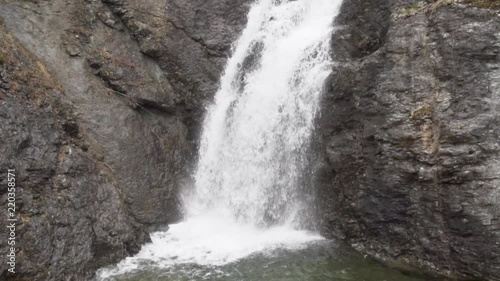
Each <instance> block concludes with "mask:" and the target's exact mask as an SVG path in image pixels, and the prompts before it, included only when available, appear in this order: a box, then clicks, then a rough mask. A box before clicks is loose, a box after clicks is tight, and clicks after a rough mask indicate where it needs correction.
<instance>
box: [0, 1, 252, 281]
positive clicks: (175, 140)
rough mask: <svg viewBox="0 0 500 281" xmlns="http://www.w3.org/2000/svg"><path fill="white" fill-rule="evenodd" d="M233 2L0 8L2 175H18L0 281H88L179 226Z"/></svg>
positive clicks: (235, 8) (235, 9)
mask: <svg viewBox="0 0 500 281" xmlns="http://www.w3.org/2000/svg"><path fill="white" fill-rule="evenodd" d="M245 2H247V1H243V0H240V1H216V0H210V1H201V0H200V1H188V2H186V1H177V0H166V1H156V0H155V1H128V0H102V1H100V0H85V1H76V0H55V1H0V17H1V18H2V19H3V22H4V23H3V25H2V27H0V29H1V33H0V35H1V37H0V55H1V56H0V74H1V75H2V76H1V77H2V78H1V79H2V80H1V81H2V82H1V83H0V95H1V96H0V119H1V120H0V121H1V122H2V123H1V124H2V125H1V126H0V133H1V134H0V143H2V145H1V146H0V151H1V155H0V163H1V165H0V167H2V169H4V170H3V171H2V175H3V173H4V172H6V170H5V169H7V168H15V169H16V171H17V175H18V186H19V189H18V201H19V205H18V210H17V215H18V218H19V220H20V223H19V231H18V237H17V238H18V240H19V241H22V244H20V245H18V248H17V249H18V260H17V274H16V275H14V276H8V275H7V272H6V270H7V267H6V264H5V263H3V262H2V264H1V265H0V276H1V277H2V278H5V277H7V276H8V277H9V280H11V279H10V278H12V280H34V281H38V280H89V279H90V278H91V276H92V275H93V274H94V273H95V270H96V268H98V267H101V266H104V265H107V264H110V263H114V262H117V261H118V260H120V259H122V258H124V257H125V256H127V255H131V254H133V253H135V252H137V251H138V250H139V248H140V245H142V244H144V243H145V242H147V241H148V240H149V236H148V235H147V231H148V230H152V229H157V228H158V227H163V226H165V225H166V224H168V223H170V222H173V221H175V220H178V219H179V218H180V216H181V213H180V211H181V210H180V208H179V202H178V201H179V200H178V191H179V188H180V187H182V186H184V185H185V184H186V182H188V181H189V174H190V173H189V171H190V169H191V166H192V163H193V160H194V158H195V156H196V155H195V153H193V152H195V151H196V145H197V143H196V140H197V138H196V137H197V135H198V134H199V129H200V121H201V117H202V116H203V112H204V108H205V104H206V103H208V102H209V101H210V100H211V98H212V97H213V94H214V93H215V90H216V89H217V82H218V77H219V76H220V74H221V72H222V70H223V65H224V62H225V60H226V58H227V55H228V54H229V52H230V48H231V43H232V42H233V41H234V39H235V38H236V36H237V35H238V33H239V32H240V30H241V29H242V27H243V26H244V24H245V21H246V16H245V15H246V12H247V9H248V5H246V4H245ZM1 186H2V189H0V196H1V200H3V202H6V196H7V195H6V192H7V190H6V177H5V176H2V179H1ZM1 219H2V220H4V219H5V218H4V217H3V216H2V218H1ZM4 231H6V230H5V229H1V230H0V234H2V236H5V235H6V233H4ZM3 234H5V235H3ZM6 251H7V245H6V244H5V241H1V242H0V254H2V256H3V257H5V255H4V253H6ZM2 260H3V259H2ZM0 279H1V278H0Z"/></svg>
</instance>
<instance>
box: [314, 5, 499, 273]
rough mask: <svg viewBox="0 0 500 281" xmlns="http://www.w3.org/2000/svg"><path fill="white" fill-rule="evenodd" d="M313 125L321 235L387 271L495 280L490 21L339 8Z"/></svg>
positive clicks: (494, 43)
mask: <svg viewBox="0 0 500 281" xmlns="http://www.w3.org/2000/svg"><path fill="white" fill-rule="evenodd" d="M338 24H339V25H340V29H339V30H338V31H337V32H336V33H335V35H334V37H333V41H332V44H333V50H332V52H333V56H334V58H335V60H336V62H337V65H336V66H335V68H334V71H333V74H332V76H331V79H330V81H329V82H328V84H327V93H326V95H325V97H324V100H323V102H322V114H321V120H320V121H319V126H320V132H321V135H320V136H319V137H320V141H321V142H323V151H324V155H326V156H327V157H326V159H325V162H324V166H323V168H322V170H321V173H320V179H321V191H320V192H321V193H320V194H321V196H320V198H321V199H323V200H321V202H320V204H321V206H322V211H321V213H322V217H323V227H324V233H326V234H329V235H332V236H337V237H342V238H345V239H346V240H347V241H349V242H350V243H351V244H352V245H353V246H354V247H355V248H357V249H359V250H360V251H362V252H366V253H369V254H371V255H373V256H375V257H377V258H379V259H381V260H384V261H390V262H392V263H393V264H395V265H398V266H405V265H411V266H418V267H421V268H424V269H426V270H428V271H430V272H438V273H439V274H442V275H447V276H451V277H456V278H461V279H467V278H472V277H476V278H481V279H486V280H500V143H499V139H500V138H499V137H500V127H498V123H499V121H500V88H499V87H500V72H499V69H500V68H499V67H500V56H499V53H500V33H499V31H500V17H499V16H498V12H497V11H495V10H490V9H479V8H476V7H473V6H470V5H469V4H467V3H459V2H458V1H427V3H423V2H417V1H362V0H353V1H346V2H345V3H344V5H343V12H342V13H341V15H340V17H339V18H338Z"/></svg>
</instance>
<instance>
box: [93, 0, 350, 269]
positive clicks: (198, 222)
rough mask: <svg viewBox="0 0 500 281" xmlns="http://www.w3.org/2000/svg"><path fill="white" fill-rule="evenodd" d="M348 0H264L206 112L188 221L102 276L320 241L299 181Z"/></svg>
mask: <svg viewBox="0 0 500 281" xmlns="http://www.w3.org/2000/svg"><path fill="white" fill-rule="evenodd" d="M340 3H341V0H296V1H287V0H281V1H280V0H261V1H257V3H255V4H254V5H253V6H252V8H251V10H250V12H249V15H248V23H247V27H246V28H245V30H244V31H243V34H242V35H241V37H240V39H239V40H238V41H237V43H236V45H235V49H234V52H233V55H232V57H231V58H230V59H229V61H228V64H227V66H226V70H225V74H224V76H223V77H222V80H221V87H220V90H219V91H218V92H217V94H216V96H215V103H214V104H213V105H212V106H211V107H210V108H209V109H208V115H207V117H206V119H205V123H204V129H203V135H202V139H201V146H200V159H199V163H198V167H197V170H196V173H195V187H194V189H193V190H192V191H191V192H189V194H185V196H184V205H185V209H186V210H185V211H186V212H185V213H186V220H185V221H184V222H181V223H179V224H175V225H172V226H171V227H170V229H169V230H168V231H167V232H157V233H154V234H152V240H153V243H151V244H149V245H146V246H144V247H143V249H142V250H141V252H140V253H139V254H137V255H136V256H134V257H131V258H127V259H126V260H124V261H122V262H121V263H120V264H119V265H118V266H117V267H116V268H114V269H111V270H103V271H101V272H100V276H101V278H106V277H109V276H112V275H116V274H122V273H124V272H128V271H131V270H134V269H137V268H140V267H141V264H143V263H144V262H145V261H147V262H148V263H149V264H154V266H161V267H163V266H170V265H174V264H188V263H196V264H201V265H221V264H225V263H228V262H233V261H236V260H238V259H241V258H244V257H246V256H248V255H251V254H252V253H256V252H265V251H269V250H272V249H275V248H300V247H303V246H304V245H305V244H306V243H307V242H309V241H313V240H318V239H321V237H320V236H319V235H317V234H314V233H310V232H307V231H304V230H300V228H301V214H302V212H303V209H304V208H305V207H306V206H304V204H305V202H304V200H303V198H301V194H302V193H303V192H301V188H304V186H303V184H302V183H301V175H303V174H304V169H305V167H306V165H307V161H306V154H307V149H308V146H309V138H310V135H311V132H312V129H313V119H314V117H315V115H316V112H317V107H318V101H319V96H320V93H321V90H322V86H323V83H324V80H325V78H326V77H327V76H328V74H329V70H330V69H331V61H330V57H329V46H330V37H331V33H332V29H333V27H332V24H333V20H334V18H335V16H336V14H337V12H338V9H339V6H340Z"/></svg>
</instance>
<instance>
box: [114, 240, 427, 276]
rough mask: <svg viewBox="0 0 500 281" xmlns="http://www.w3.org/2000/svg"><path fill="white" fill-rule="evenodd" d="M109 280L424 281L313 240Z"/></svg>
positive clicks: (147, 266)
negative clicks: (232, 259)
mask: <svg viewBox="0 0 500 281" xmlns="http://www.w3.org/2000/svg"><path fill="white" fill-rule="evenodd" d="M105 280H108V281H198V280H199V281H202V280H209V281H210V280H213V281H285V280H286V281H344V280H349V281H423V279H419V278H417V277H411V276H407V275H405V274H403V273H401V272H399V271H397V270H393V269H390V268H387V267H385V266H383V265H381V264H380V263H378V262H376V261H373V260H372V259H370V258H364V257H363V256H362V255H361V254H359V253H356V252H354V251H353V250H351V249H349V248H347V247H345V246H341V245H339V244H337V243H335V242H333V241H328V240H321V241H314V242H309V243H308V244H307V246H306V247H304V248H303V249H294V250H293V249H292V250H287V249H268V250H267V251H265V252H261V253H255V254H252V255H250V256H247V257H245V258H242V259H240V260H237V261H235V262H231V263H228V264H224V265H219V266H217V265H200V264H196V263H185V264H174V265H171V266H168V267H157V265H155V264H151V263H150V262H148V261H147V260H144V262H143V263H142V264H141V266H140V268H137V269H136V270H133V271H131V272H127V273H124V274H122V275H117V276H114V277H110V278H108V279H105Z"/></svg>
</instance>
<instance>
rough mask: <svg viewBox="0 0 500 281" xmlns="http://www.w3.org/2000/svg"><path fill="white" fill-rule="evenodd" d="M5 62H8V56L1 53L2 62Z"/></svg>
mask: <svg viewBox="0 0 500 281" xmlns="http://www.w3.org/2000/svg"><path fill="white" fill-rule="evenodd" d="M5 62H7V56H6V55H4V54H0V64H4V63H5Z"/></svg>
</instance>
